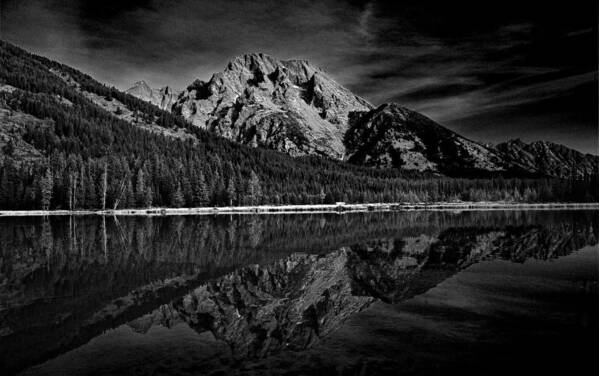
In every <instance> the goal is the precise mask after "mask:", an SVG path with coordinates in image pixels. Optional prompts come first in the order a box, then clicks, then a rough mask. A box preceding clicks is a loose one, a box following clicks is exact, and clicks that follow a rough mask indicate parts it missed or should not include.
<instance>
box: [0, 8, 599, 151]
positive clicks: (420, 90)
mask: <svg viewBox="0 0 599 376" xmlns="http://www.w3.org/2000/svg"><path fill="white" fill-rule="evenodd" d="M0 3H1V16H2V17H1V22H2V23H1V25H0V33H1V35H0V37H1V38H2V39H5V40H8V41H10V42H13V43H16V44H18V45H20V46H21V47H24V48H26V49H28V50H31V51H33V52H36V53H38V54H42V55H45V56H48V57H51V58H53V59H56V60H59V61H61V62H64V63H66V64H68V65H71V66H74V67H76V68H79V69H81V70H82V71H84V72H87V73H90V74H91V75H92V76H94V77H95V78H97V79H98V80H100V81H103V82H106V83H108V84H111V85H115V86H116V87H118V88H121V89H127V88H128V87H129V86H130V84H131V83H133V82H134V81H137V80H140V79H145V80H146V81H148V82H149V83H150V84H151V85H152V86H155V87H159V86H163V85H171V86H173V87H175V88H184V87H185V86H187V85H188V84H189V83H190V82H192V81H193V80H194V79H195V78H198V77H199V78H202V79H209V78H210V76H211V74H212V73H213V72H216V71H220V70H222V69H223V68H224V66H225V64H226V63H227V62H228V61H229V60H231V59H232V58H233V57H234V56H237V55H240V54H243V53H246V52H266V53H269V54H272V55H274V56H276V57H278V58H281V59H289V58H303V59H308V60H310V61H312V62H314V63H315V64H317V65H319V66H321V67H322V68H324V69H325V70H326V71H328V72H329V73H330V74H331V75H332V76H333V77H334V78H335V79H336V80H337V81H338V82H340V83H341V84H343V85H345V86H347V87H349V88H350V89H351V90H353V91H354V92H355V93H357V94H359V95H361V96H363V97H365V98H366V99H368V100H369V101H371V102H372V103H373V104H376V105H378V104H381V103H383V102H388V101H394V102H398V103H400V104H402V105H405V106H407V107H409V108H412V109H415V110H418V111H421V112H423V113H424V114H426V115H427V116H429V117H431V118H432V119H434V120H436V121H438V122H440V123H441V124H443V125H446V126H448V127H449V128H451V129H453V130H455V131H458V132H460V133H462V134H464V135H466V136H468V137H470V138H473V139H475V140H479V141H484V142H487V141H488V142H499V141H504V140H507V139H509V138H515V137H520V138H522V139H523V140H525V141H531V140H536V139H543V140H550V141H554V142H559V143H563V144H566V145H568V146H571V147H574V148H576V149H579V150H581V151H584V152H591V153H594V154H598V153H599V151H598V134H597V112H598V109H597V106H598V104H597V103H598V95H597V92H598V89H597V4H595V2H593V1H589V2H562V3H561V4H549V3H556V2H547V4H542V5H540V6H539V5H537V6H536V7H533V6H534V4H529V5H526V4H525V3H532V2H525V1H522V0H520V1H517V2H510V1H496V2H487V1H479V2H478V4H477V3H466V2H461V3H460V2H455V1H452V2H449V1H445V2H430V3H429V2H427V1H417V2H407V1H401V2H400V1H390V2H385V1H370V2H366V1H348V0H324V1H309V0H300V1H264V0H247V1H242V0H238V1H226V2H225V1H222V2H221V1H217V0H209V1H196V0H179V1H158V0H136V1H125V0H116V1H115V0H107V1H96V0H86V1H67V0H46V1H43V0H0ZM399 3H401V4H399ZM436 3H437V4H436ZM584 3H586V5H585V4H584Z"/></svg>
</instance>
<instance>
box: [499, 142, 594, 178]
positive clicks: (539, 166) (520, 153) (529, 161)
mask: <svg viewBox="0 0 599 376" xmlns="http://www.w3.org/2000/svg"><path fill="white" fill-rule="evenodd" d="M496 149H497V151H499V152H500V153H501V155H502V157H503V158H504V160H505V163H507V164H511V165H513V166H516V167H518V168H520V169H522V170H524V171H528V172H532V173H537V174H540V175H546V176H555V177H560V178H569V177H582V176H585V175H591V174H596V173H597V172H598V171H599V156H596V155H591V154H583V153H581V152H579V151H576V150H573V149H570V148H568V147H565V146H564V145H559V144H554V143H552V142H547V141H536V142H531V143H529V144H526V143H524V142H522V141H521V140H519V139H515V140H510V141H507V142H504V143H501V144H498V145H497V146H496Z"/></svg>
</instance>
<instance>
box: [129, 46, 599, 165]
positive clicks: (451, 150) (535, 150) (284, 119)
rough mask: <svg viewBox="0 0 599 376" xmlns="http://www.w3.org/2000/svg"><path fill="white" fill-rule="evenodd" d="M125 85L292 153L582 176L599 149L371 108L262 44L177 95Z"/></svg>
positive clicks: (247, 139)
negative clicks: (474, 132)
mask: <svg viewBox="0 0 599 376" xmlns="http://www.w3.org/2000/svg"><path fill="white" fill-rule="evenodd" d="M127 93H129V94H132V95H134V96H136V97H138V98H141V99H143V100H146V101H149V102H151V103H153V104H156V105H157V106H159V107H160V108H163V109H167V110H171V111H173V112H174V113H177V114H181V115H182V116H183V117H184V118H185V119H187V120H188V121H189V122H191V123H192V124H194V125H196V126H198V127H201V128H203V129H205V130H208V131H210V132H213V133H215V134H217V135H219V136H222V137H225V138H228V139H230V140H233V141H236V142H239V143H242V144H246V145H250V146H254V147H258V146H259V147H265V148H270V149H275V150H278V151H282V152H285V153H287V154H290V155H292V156H303V155H321V156H324V157H328V158H332V159H337V160H343V161H349V162H350V163H354V164H359V165H365V166H371V167H378V168H399V169H403V170H415V171H429V172H434V173H440V174H447V175H454V176H458V175H470V176H472V175H476V174H478V173H485V174H487V173H497V172H510V173H514V174H526V175H538V176H553V177H567V176H583V175H585V174H588V173H590V172H593V171H597V168H598V167H597V166H598V164H599V162H598V158H599V157H596V156H591V155H584V154H582V153H579V152H577V151H575V150H572V149H569V148H567V147H565V146H562V145H556V144H552V143H548V142H541V141H539V142H534V143H531V144H524V143H522V142H521V141H517V140H516V141H509V142H506V143H503V144H500V145H497V147H494V146H492V145H486V144H482V143H478V142H475V141H472V140H469V139H467V138H465V137H463V136H461V135H459V134H457V133H455V132H453V131H451V130H449V129H447V128H445V127H443V126H441V125H440V124H438V123H436V122H435V121H433V120H431V119H429V118H427V117H425V116H423V115H422V114H419V113H417V112H415V111H411V110H409V109H407V108H404V107H401V106H399V105H397V104H394V103H386V104H383V105H381V106H379V107H377V108H374V107H373V106H372V105H371V104H370V103H368V102H367V101H365V100H364V99H362V98H360V97H358V96H356V95H354V94H353V93H351V92H350V91H349V90H348V89H346V88H344V87H343V86H341V85H339V84H338V83H337V82H335V81H334V80H333V79H331V78H330V77H329V76H328V75H327V73H326V72H324V71H323V70H322V69H320V68H318V67H316V66H314V65H312V64H310V63H309V62H307V61H305V60H287V61H284V60H277V59H275V58H274V57H272V56H269V55H266V54H248V55H243V56H240V57H237V58H235V59H234V60H232V61H231V62H229V63H228V65H227V66H226V67H225V69H224V70H223V71H222V72H219V73H215V74H214V75H213V76H212V78H211V79H210V80H209V81H208V82H204V81H201V80H196V81H195V82H193V83H192V84H191V85H189V86H188V87H187V88H186V89H185V90H184V91H183V92H182V93H180V94H179V95H176V94H175V93H173V92H172V91H171V90H170V89H169V88H168V87H166V88H163V89H160V90H155V89H152V88H150V87H149V86H148V85H147V84H146V83H145V82H144V81H140V82H137V83H136V84H135V85H134V86H133V87H132V88H131V89H129V90H128V91H127Z"/></svg>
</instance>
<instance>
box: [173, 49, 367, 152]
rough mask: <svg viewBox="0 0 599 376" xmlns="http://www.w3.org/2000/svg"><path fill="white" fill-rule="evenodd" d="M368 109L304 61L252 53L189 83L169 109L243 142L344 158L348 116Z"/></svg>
mask: <svg viewBox="0 0 599 376" xmlns="http://www.w3.org/2000/svg"><path fill="white" fill-rule="evenodd" d="M371 108H372V106H371V105H370V104H369V103H368V102H367V101H365V100H364V99H362V98H360V97H358V96H356V95H354V94H352V93H351V92H350V91H349V90H347V89H346V88H344V87H343V86H341V85H339V84H338V83H336V82H335V81H334V80H332V79H331V78H330V77H329V76H327V74H326V73H325V72H324V71H322V70H321V69H320V68H318V67H316V66H314V65H312V64H310V63H309V62H307V61H304V60H288V61H280V60H277V59H275V58H273V57H272V56H268V55H265V54H250V55H244V56H241V57H237V58H236V59H234V60H233V61H231V62H230V63H229V64H228V65H227V67H226V68H225V70H224V71H223V72H219V73H216V74H214V75H213V76H212V78H211V79H210V80H209V81H208V82H203V81H199V80H197V81H195V82H194V83H192V84H191V85H190V86H189V87H188V88H187V89H186V90H185V91H184V92H183V93H182V94H181V96H180V97H179V99H178V100H177V101H176V103H175V104H174V106H173V111H175V112H177V113H180V114H182V115H183V117H185V118H186V119H188V120H189V121H190V122H192V123H193V124H194V125H197V126H199V127H201V128H204V129H207V130H209V131H212V132H214V133H216V134H218V135H220V136H223V137H226V138H228V139H231V140H234V141H237V142H240V143H243V144H247V145H252V146H263V147H267V148H272V149H276V150H279V151H283V152H286V153H288V154H290V155H293V156H300V155H310V154H315V155H322V156H327V157H331V158H334V159H342V158H343V156H344V153H345V148H344V145H343V137H344V135H345V132H346V130H347V123H348V117H349V114H350V113H351V112H353V111H368V110H370V109H371Z"/></svg>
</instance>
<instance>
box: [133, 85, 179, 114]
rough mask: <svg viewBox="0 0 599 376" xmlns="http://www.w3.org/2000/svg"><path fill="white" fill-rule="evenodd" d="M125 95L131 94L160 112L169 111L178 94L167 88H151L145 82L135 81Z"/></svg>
mask: <svg viewBox="0 0 599 376" xmlns="http://www.w3.org/2000/svg"><path fill="white" fill-rule="evenodd" d="M125 93H127V94H131V95H133V96H134V97H136V98H139V99H141V100H143V101H146V102H150V103H152V104H153V105H155V106H157V107H158V108H160V109H161V110H166V111H171V108H172V106H173V103H174V102H175V100H176V99H177V95H178V94H179V93H177V92H175V91H173V89H171V88H170V87H169V86H165V87H162V88H160V89H153V88H151V87H150V86H149V85H148V84H147V83H146V82H145V81H137V82H136V83H134V84H133V86H131V87H130V88H129V89H127V90H125Z"/></svg>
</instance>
